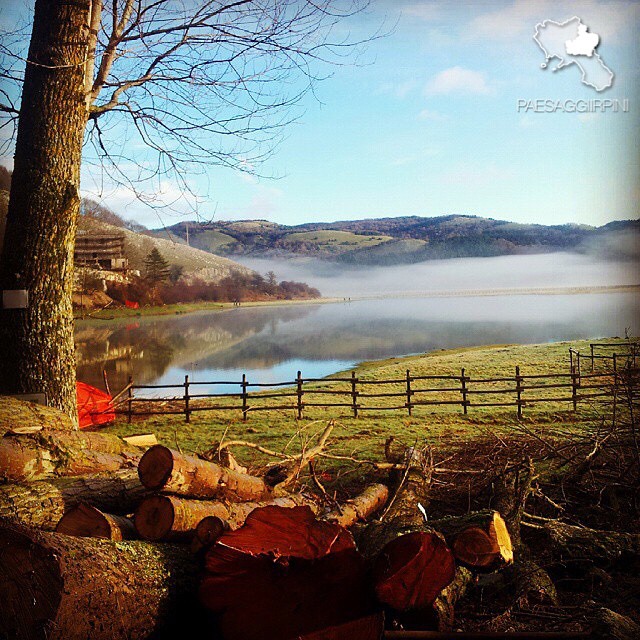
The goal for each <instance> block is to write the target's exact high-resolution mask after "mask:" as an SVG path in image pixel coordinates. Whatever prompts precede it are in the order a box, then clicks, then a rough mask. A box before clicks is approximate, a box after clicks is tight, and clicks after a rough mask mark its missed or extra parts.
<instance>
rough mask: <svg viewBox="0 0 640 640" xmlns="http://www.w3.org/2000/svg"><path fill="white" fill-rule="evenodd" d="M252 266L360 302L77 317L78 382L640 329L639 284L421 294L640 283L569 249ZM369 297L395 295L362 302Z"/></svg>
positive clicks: (233, 371) (333, 363) (305, 367)
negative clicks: (360, 265) (399, 262)
mask: <svg viewBox="0 0 640 640" xmlns="http://www.w3.org/2000/svg"><path fill="white" fill-rule="evenodd" d="M245 263H246V264H251V266H252V267H254V268H256V269H258V270H259V271H261V272H266V271H269V270H270V269H273V270H274V271H275V272H276V274H277V276H278V277H279V279H296V280H305V281H307V282H309V283H310V284H313V285H314V286H317V287H318V288H320V289H321V291H322V292H323V294H324V295H325V296H336V297H338V298H345V297H346V298H349V297H351V298H352V300H351V301H345V302H343V301H339V302H335V303H331V304H302V305H281V306H272V307H240V308H233V309H229V310H227V311H207V312H197V313H191V314H184V315H176V316H158V317H141V318H139V319H131V318H128V319H119V320H112V321H104V320H93V321H81V322H77V323H76V345H77V366H78V377H79V379H80V380H83V381H85V382H89V383H90V384H94V385H96V386H101V384H102V370H103V369H105V370H106V371H107V373H108V375H109V379H110V381H111V386H112V388H113V389H114V390H116V389H119V388H121V387H122V386H124V385H125V384H126V381H127V378H128V376H129V375H133V376H134V379H135V381H136V382H137V383H139V384H152V383H156V384H172V383H180V382H181V381H183V380H184V375H185V374H189V375H190V377H191V379H192V380H194V381H211V380H240V379H241V376H242V374H243V373H246V374H247V376H248V379H249V381H250V382H252V381H253V382H274V381H283V380H293V378H294V377H295V375H296V371H297V370H301V371H302V372H303V375H304V376H305V377H321V376H325V375H328V374H330V373H334V372H336V371H340V370H343V369H346V368H348V367H351V366H353V365H354V364H355V363H357V362H360V361H363V360H372V359H379V358H387V357H395V356H402V355H407V354H413V353H423V352H427V351H433V350H435V349H446V348H453V347H461V346H473V345H482V344H499V343H536V342H548V341H555V340H578V339H583V338H598V337H604V336H613V335H618V336H623V335H624V332H625V329H629V330H630V331H631V332H632V333H634V334H636V335H637V333H638V331H639V330H640V327H639V326H638V318H639V317H640V299H639V296H638V293H637V291H627V292H620V291H616V292H606V293H602V292H601V293H579V294H573V295H568V294H566V293H556V294H553V293H547V292H545V293H535V294H532V295H521V294H519V295H495V294H491V295H487V294H483V295H466V296H452V297H439V296H431V297H429V296H425V295H418V294H417V293H415V292H424V291H431V292H436V291H437V292H444V291H450V290H456V291H469V290H484V291H485V292H486V291H487V290H490V291H494V292H495V291H496V290H500V289H518V290H522V289H552V288H554V287H563V288H571V287H588V286H600V287H601V286H607V285H628V284H637V283H638V282H639V281H640V279H638V277H637V274H638V269H637V265H636V264H633V263H615V262H597V261H595V260H593V259H590V258H588V257H585V256H576V255H570V254H551V255H544V256H508V257H500V258H472V259H461V260H446V261H437V262H429V263H423V264H419V265H410V266H401V267H391V268H367V269H348V270H346V271H345V270H343V269H342V267H340V268H338V267H337V266H336V265H329V264H326V263H318V261H304V265H303V266H300V265H299V263H298V262H297V261H296V262H294V263H291V262H288V261H287V262H283V261H264V260H261V261H255V260H252V261H245ZM412 292H413V293H412ZM393 295H396V296H397V297H396V298H391V296H393ZM367 296H370V297H374V296H388V297H387V298H382V299H358V298H359V297H365V298H366V297H367ZM523 364H524V363H523ZM209 389H211V390H214V389H215V390H217V391H220V390H222V388H220V387H215V386H212V387H210V388H209ZM204 390H205V389H202V391H204ZM225 390H229V391H231V390H235V389H228V388H227V389H225Z"/></svg>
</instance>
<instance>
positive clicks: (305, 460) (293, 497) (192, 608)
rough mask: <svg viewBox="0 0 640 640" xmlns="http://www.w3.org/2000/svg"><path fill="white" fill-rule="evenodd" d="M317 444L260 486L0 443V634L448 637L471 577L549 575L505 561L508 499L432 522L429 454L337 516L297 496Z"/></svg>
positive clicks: (81, 436) (331, 506)
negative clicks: (416, 632) (389, 633)
mask: <svg viewBox="0 0 640 640" xmlns="http://www.w3.org/2000/svg"><path fill="white" fill-rule="evenodd" d="M331 429H332V425H331V424H329V425H328V426H327V429H325V431H324V432H323V433H322V435H321V436H320V438H319V439H318V443H317V444H316V445H315V446H312V447H309V448H307V449H306V450H305V451H304V452H303V453H302V454H300V455H299V456H291V455H289V456H287V458H286V460H284V462H282V463H280V464H277V465H271V466H270V467H269V468H267V470H266V471H265V472H264V473H262V474H258V475H252V474H251V473H249V472H248V471H247V469H246V468H244V467H242V466H240V465H239V464H238V463H237V462H236V460H235V459H234V457H233V456H232V455H231V453H230V452H229V451H226V452H224V453H225V455H224V456H219V457H218V459H212V457H211V456H207V458H208V459H205V458H201V457H197V456H190V455H186V454H184V453H182V452H179V451H175V450H172V449H170V448H168V447H166V446H163V445H153V446H151V447H150V448H148V449H147V450H146V451H144V450H140V449H138V448H136V447H134V446H132V445H131V444H129V443H126V442H124V441H123V440H121V439H119V438H117V437H115V436H108V435H105V434H98V433H79V432H77V431H74V430H72V429H69V430H64V429H62V428H57V429H55V430H49V429H46V428H43V429H38V430H27V432H24V433H19V432H16V431H15V430H12V431H10V432H9V433H8V434H6V435H5V436H4V438H2V441H0V460H2V461H3V466H2V467H1V468H2V480H3V481H4V484H1V485H0V601H2V602H3V603H8V605H7V606H6V607H3V608H2V612H1V613H0V636H2V637H5V636H6V637H9V638H15V639H16V640H20V639H27V638H28V639H30V638H54V639H55V638H60V639H62V638H68V639H70V640H74V639H76V638H77V639H80V638H92V639H96V640H102V639H103V638H104V639H105V640H106V639H107V638H108V639H109V640H113V639H120V638H121V639H123V640H124V639H125V638H127V639H138V638H140V639H142V638H150V637H154V638H164V637H166V638H170V637H176V635H178V633H180V634H182V635H184V634H185V631H187V634H188V633H189V629H190V628H191V627H190V625H191V626H192V627H193V629H194V630H196V629H200V628H202V625H203V624H204V625H207V627H208V628H209V629H210V633H209V635H211V637H220V638H224V639H228V640H235V639H238V640H240V639H243V640H252V639H254V638H255V639H256V640H257V639H258V638H268V637H269V638H270V637H273V638H275V637H277V638H282V639H283V640H286V639H288V638H303V639H305V640H313V639H316V640H319V639H320V638H323V639H325V640H333V639H335V640H338V639H340V638H345V637H348V638H349V639H350V640H357V639H361V640H369V639H370V640H374V639H378V638H380V637H382V633H383V629H384V628H388V629H395V630H406V631H407V632H410V630H412V629H420V630H433V631H439V632H448V631H451V630H452V629H453V628H454V627H455V623H456V610H457V608H458V607H459V605H460V602H461V601H463V599H464V598H465V597H467V594H468V592H469V591H472V590H473V589H475V588H476V585H477V584H478V582H479V581H480V582H481V581H482V580H484V579H485V578H484V577H485V576H487V575H490V576H497V575H500V574H499V572H502V573H503V574H504V575H505V576H506V575H507V573H508V572H511V573H512V574H513V575H525V574H524V573H523V568H527V567H529V568H530V567H533V571H532V572H533V573H535V572H538V571H541V572H542V574H544V575H543V576H542V578H544V579H545V580H546V579H547V578H548V576H547V575H546V573H545V572H544V571H542V570H541V569H539V567H536V566H535V565H532V564H531V563H530V562H529V561H528V560H525V559H524V558H521V557H520V556H519V551H518V548H517V547H516V548H514V546H515V545H514V544H513V542H514V540H515V541H516V542H517V541H519V540H520V535H519V534H520V532H519V527H520V523H521V520H522V506H523V504H524V502H523V500H524V499H523V498H522V496H521V495H519V494H518V492H517V491H516V492H515V494H514V493H513V492H512V493H511V494H509V495H510V497H509V499H507V498H506V497H504V498H501V499H500V500H496V502H495V504H494V505H492V506H493V507H496V508H491V509H486V508H485V509H482V510H479V511H473V512H467V513H461V514H458V515H450V516H447V517H437V518H436V517H431V515H430V514H431V509H430V495H431V492H432V479H433V474H434V472H435V471H434V464H433V459H432V453H431V451H430V450H428V449H427V450H418V449H417V448H415V447H414V448H408V449H402V451H400V452H397V453H392V452H391V448H392V447H390V446H388V447H387V462H386V463H385V468H387V469H390V474H389V478H388V481H387V482H386V483H385V484H382V483H376V484H371V485H369V486H368V487H366V488H365V489H364V490H363V491H362V492H361V493H359V494H358V495H356V496H353V497H351V498H349V499H347V500H345V501H343V502H342V503H340V504H339V503H337V502H336V501H335V499H329V498H328V496H327V495H326V494H325V495H319V494H318V493H317V492H316V493H314V492H312V491H309V490H308V489H306V490H303V489H304V487H303V488H302V489H301V485H300V483H299V482H298V479H299V476H300V473H301V472H302V470H303V469H304V467H305V466H307V465H309V464H311V463H312V460H313V457H314V456H316V455H319V453H320V452H321V450H322V448H323V447H324V445H325V443H326V442H327V440H328V439H329V436H330V433H331ZM2 456H3V457H2ZM223 461H224V464H223ZM4 462H7V464H6V465H5V464H4ZM530 480H531V479H530V478H529V481H528V484H527V482H525V485H524V489H523V491H524V493H527V492H528V491H529V489H530V486H531V481H530ZM494 484H495V483H494ZM503 485H504V487H507V483H506V482H505V483H503ZM498 493H499V492H498ZM506 493H508V492H506V489H505V495H506ZM501 501H502V502H501ZM503 516H504V517H503ZM533 526H535V527H536V528H535V530H534V533H535V534H536V535H537V536H538V538H539V539H540V541H541V544H544V545H546V546H547V547H548V548H549V549H551V550H553V551H554V552H555V551H558V553H560V549H562V551H563V552H564V553H565V554H573V555H580V554H583V553H584V549H585V545H586V544H587V543H588V542H589V541H588V540H587V538H588V537H589V535H590V533H589V532H588V531H585V530H584V529H577V528H576V527H571V526H569V525H562V526H560V525H557V524H556V523H553V522H550V521H543V520H540V521H539V522H538V523H537V524H536V523H533ZM514 527H517V528H516V529H514ZM603 544H605V545H606V548H607V549H608V550H609V551H608V552H607V553H608V555H607V554H605V552H604V551H603V552H602V554H601V555H602V557H603V559H608V560H611V559H612V558H613V556H615V557H619V556H620V554H621V553H622V552H621V551H620V550H621V549H624V550H625V552H627V553H630V552H633V553H638V542H637V539H636V538H635V537H633V539H631V538H626V537H625V538H619V537H617V538H615V539H614V538H610V539H609V538H607V539H606V540H604V542H603ZM605 556H606V557H605ZM565 557H566V556H565ZM514 560H515V563H514ZM530 573H531V572H530ZM543 582H544V580H541V581H540V584H542V583H543ZM549 582H550V581H549ZM545 584H546V583H545ZM550 585H551V587H553V583H551V582H550ZM523 588H524V589H525V591H526V590H527V588H528V589H529V591H528V593H530V592H531V585H530V581H529V582H527V584H526V585H525V587H523ZM132 594H135V597H134V598H132V597H131V596H132ZM114 612H117V615H114ZM216 634H218V635H216Z"/></svg>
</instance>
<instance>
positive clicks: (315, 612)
mask: <svg viewBox="0 0 640 640" xmlns="http://www.w3.org/2000/svg"><path fill="white" fill-rule="evenodd" d="M200 599H201V601H202V602H203V604H204V605H205V606H206V607H207V608H209V609H210V610H211V611H213V612H215V613H216V614H217V615H218V619H219V624H220V630H221V632H222V636H223V637H224V638H225V640H263V639H264V638H279V639H281V640H287V639H289V638H300V637H305V636H306V635H307V634H311V633H313V632H321V631H323V630H327V629H330V628H331V627H336V626H338V625H341V624H343V623H347V622H349V621H354V620H357V619H359V618H362V617H365V616H367V615H369V614H371V613H372V612H373V610H374V604H373V600H372V597H371V594H370V591H369V588H368V582H367V579H366V571H365V564H364V561H363V559H362V557H361V556H360V554H359V553H358V552H357V551H356V549H355V544H354V542H353V538H352V537H351V535H350V534H349V532H348V531H346V530H345V529H343V528H341V527H339V526H338V525H335V524H333V523H329V522H322V521H317V520H316V519H315V517H314V515H313V512H312V511H311V509H309V508H308V507H295V508H282V507H277V506H267V507H263V508H261V509H256V510H254V511H253V512H252V513H251V514H250V515H249V517H248V518H247V521H246V524H245V526H243V527H241V528H240V529H238V530H237V531H231V532H228V533H226V534H224V535H223V536H222V538H220V540H219V541H218V543H217V544H215V545H214V546H213V547H212V548H211V549H210V550H209V552H208V553H207V556H206V573H205V576H204V578H203V580H202V583H201V586H200ZM311 637H313V636H311ZM316 637H317V638H322V637H325V636H322V635H318V636H316ZM326 637H327V638H338V637H344V635H342V636H336V635H333V636H331V635H328V636H326ZM364 637H365V638H366V639H367V640H369V638H371V640H373V638H374V637H376V636H364Z"/></svg>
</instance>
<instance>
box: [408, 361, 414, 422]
mask: <svg viewBox="0 0 640 640" xmlns="http://www.w3.org/2000/svg"><path fill="white" fill-rule="evenodd" d="M412 395H413V391H411V373H410V372H409V369H407V409H408V410H409V416H411V408H412V405H411V396H412Z"/></svg>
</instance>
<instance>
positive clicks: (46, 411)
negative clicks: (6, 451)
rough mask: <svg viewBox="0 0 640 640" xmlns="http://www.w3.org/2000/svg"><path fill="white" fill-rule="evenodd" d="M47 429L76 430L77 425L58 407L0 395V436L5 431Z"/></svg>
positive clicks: (18, 431) (17, 431)
mask: <svg viewBox="0 0 640 640" xmlns="http://www.w3.org/2000/svg"><path fill="white" fill-rule="evenodd" d="M24 429H28V430H29V431H32V432H33V431H34V430H40V429H48V430H52V431H53V430H55V431H76V430H77V429H78V425H77V424H76V423H75V422H74V421H73V420H72V419H71V418H70V417H69V416H68V415H67V414H66V413H63V412H62V411H60V410H59V409H54V408H52V407H46V406H44V405H41V404H37V403H35V402H27V401H25V400H20V399H18V398H12V397H11V396H0V436H3V435H4V434H5V433H7V432H13V433H20V432H23V431H24Z"/></svg>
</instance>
